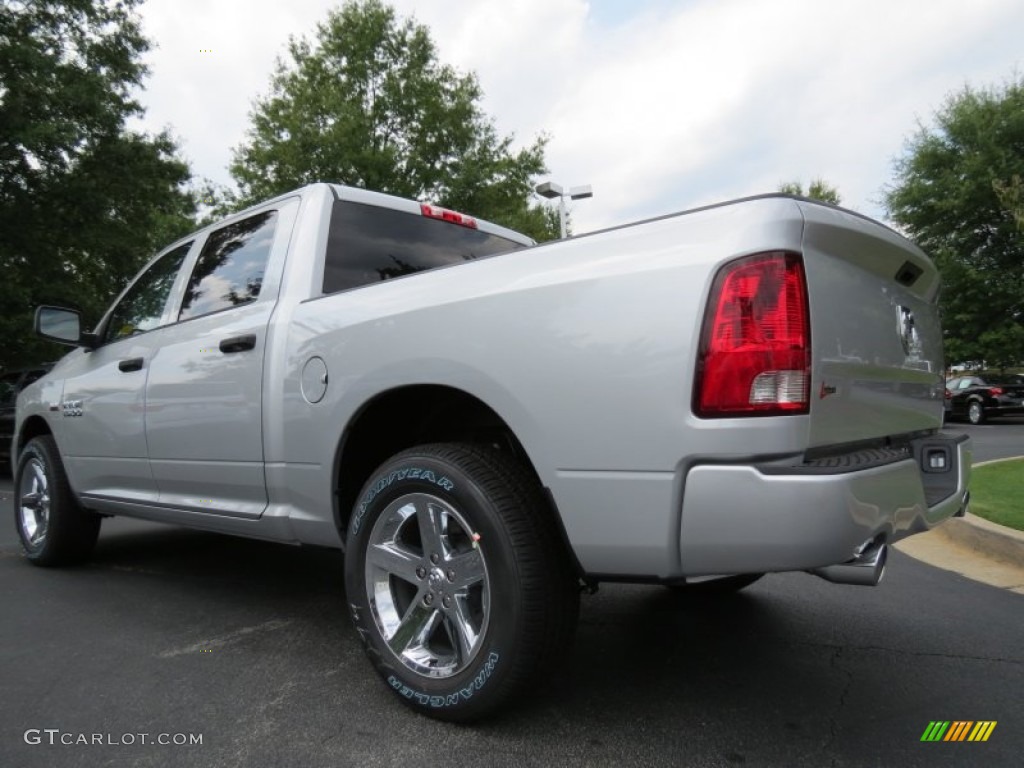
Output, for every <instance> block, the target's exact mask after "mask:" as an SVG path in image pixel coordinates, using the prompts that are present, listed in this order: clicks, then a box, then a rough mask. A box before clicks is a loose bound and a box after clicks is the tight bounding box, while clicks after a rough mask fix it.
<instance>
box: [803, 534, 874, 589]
mask: <svg viewBox="0 0 1024 768" xmlns="http://www.w3.org/2000/svg"><path fill="white" fill-rule="evenodd" d="M888 557H889V545H888V544H885V543H878V544H871V545H869V546H868V547H867V548H866V549H865V550H864V551H863V552H861V553H860V554H859V555H858V556H857V557H855V558H853V560H849V561H847V562H845V563H840V564H839V565H826V566H825V567H823V568H813V569H811V570H810V571H808V573H813V574H814V575H815V576H817V577H819V578H822V579H824V580H825V581H831V582H832V583H833V584H853V585H855V586H860V587H874V586H876V585H877V584H878V582H880V581H881V580H882V577H883V576H884V575H885V563H886V560H887V559H888Z"/></svg>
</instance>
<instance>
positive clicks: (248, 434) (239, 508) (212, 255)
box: [146, 207, 294, 518]
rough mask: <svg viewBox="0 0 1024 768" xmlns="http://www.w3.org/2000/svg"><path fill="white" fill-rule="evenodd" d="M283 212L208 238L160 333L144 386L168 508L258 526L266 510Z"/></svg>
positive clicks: (150, 438)
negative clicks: (267, 398) (269, 375)
mask: <svg viewBox="0 0 1024 768" xmlns="http://www.w3.org/2000/svg"><path fill="white" fill-rule="evenodd" d="M282 213H283V211H281V210H277V209H275V208H273V207H269V208H266V209H264V210H262V211H258V212H257V213H255V214H253V215H250V216H247V217H246V218H244V219H239V220H236V221H233V222H230V223H228V224H226V225H224V226H222V227H220V228H218V229H215V230H213V231H212V232H210V234H209V236H208V237H207V239H206V241H205V242H204V243H203V244H202V249H201V250H200V252H199V255H198V257H197V258H196V259H195V263H194V264H193V265H192V268H191V273H190V276H189V279H188V282H187V285H186V286H185V290H184V293H183V295H182V299H181V302H180V306H179V307H178V308H177V315H176V318H175V319H176V324H175V325H173V326H171V327H168V328H165V329H164V330H163V332H162V333H163V338H162V339H161V344H160V348H159V350H157V351H156V354H155V356H154V357H153V361H152V364H151V365H150V370H149V378H148V381H147V383H146V440H147V442H148V445H149V458H150V464H151V466H152V470H153V476H154V478H155V480H156V484H157V487H158V489H159V501H160V503H161V504H167V505H171V506H174V507H177V508H182V509H188V510H191V511H201V512H209V513H214V514H220V515H229V516H234V517H250V518H251V517H259V516H260V515H261V514H262V513H263V510H264V509H265V508H266V505H267V489H266V481H265V477H264V471H263V460H264V459H263V412H262V411H263V409H262V397H263V357H264V350H265V348H266V341H267V328H268V324H269V321H270V317H271V314H272V313H273V310H274V306H275V300H276V296H277V288H278V286H277V284H276V283H277V282H278V280H277V279H273V280H268V275H269V274H270V273H271V272H276V273H278V274H279V271H280V270H279V269H278V267H279V266H280V265H281V264H283V259H284V253H285V252H286V251H287V245H288V242H287V241H288V235H289V234H290V230H291V226H290V222H292V221H294V215H291V216H282V215H281V214H282ZM292 213H293V212H292ZM283 219H286V220H288V222H289V223H288V225H287V226H283V223H284V222H283V221H282V220H283ZM275 253H276V254H277V255H276V256H275V255H274V254H275ZM268 269H269V270H270V271H269V272H268ZM268 283H271V284H269V285H268Z"/></svg>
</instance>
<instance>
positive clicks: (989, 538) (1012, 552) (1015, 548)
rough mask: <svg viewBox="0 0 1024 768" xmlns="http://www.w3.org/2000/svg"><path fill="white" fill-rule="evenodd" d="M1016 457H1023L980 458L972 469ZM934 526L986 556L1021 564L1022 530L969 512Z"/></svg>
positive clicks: (1022, 556) (1017, 457)
mask: <svg viewBox="0 0 1024 768" xmlns="http://www.w3.org/2000/svg"><path fill="white" fill-rule="evenodd" d="M1016 459H1024V456H1010V457H1007V458H1005V459H994V460H992V461H981V462H978V463H977V464H974V465H973V466H972V469H973V468H974V467H983V466H985V465H986V464H998V463H1000V462H1004V461H1014V460H1016ZM936 530H938V531H940V532H941V533H942V534H943V535H944V536H946V537H947V538H949V539H952V540H953V541H955V542H956V543H957V544H961V545H963V546H965V547H969V548H970V549H973V550H975V551H976V552H978V554H981V555H984V556H985V557H989V558H991V559H993V560H1001V561H1002V562H1005V563H1009V564H1010V565H1016V566H1021V565H1024V532H1021V531H1017V530H1014V529H1013V528H1007V527H1006V526H1005V525H999V524H997V523H993V522H990V521H988V520H986V519H985V518H983V517H978V516H977V515H972V514H971V513H970V512H968V513H967V514H966V515H965V516H964V517H951V518H950V519H949V520H946V521H945V523H943V524H942V525H940V526H939V527H938V528H937V529H936Z"/></svg>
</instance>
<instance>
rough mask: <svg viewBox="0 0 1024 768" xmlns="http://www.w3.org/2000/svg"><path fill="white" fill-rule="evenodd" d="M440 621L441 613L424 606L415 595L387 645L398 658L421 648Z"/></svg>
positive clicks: (420, 599) (431, 607)
mask: <svg viewBox="0 0 1024 768" xmlns="http://www.w3.org/2000/svg"><path fill="white" fill-rule="evenodd" d="M440 620H441V612H440V611H439V610H438V609H437V608H435V607H433V606H429V605H424V603H423V600H422V598H421V597H420V596H419V595H417V599H416V600H415V601H414V602H413V604H412V605H411V606H410V607H409V610H408V611H406V614H405V616H404V617H403V618H402V622H401V624H399V625H398V629H396V630H395V634H393V635H392V636H391V637H390V638H389V639H388V645H389V646H391V650H392V651H394V652H395V653H396V654H398V655H399V656H401V655H402V654H403V653H404V652H406V651H408V650H410V649H413V648H421V647H423V646H424V645H426V643H427V640H428V639H430V635H431V634H432V633H433V631H434V630H435V629H436V628H437V624H438V622H439V621H440Z"/></svg>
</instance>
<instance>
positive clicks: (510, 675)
mask: <svg viewBox="0 0 1024 768" xmlns="http://www.w3.org/2000/svg"><path fill="white" fill-rule="evenodd" d="M347 535H348V545H347V554H346V564H345V582H346V591H347V593H348V601H349V605H350V609H351V612H352V617H353V620H354V622H355V625H356V629H357V631H358V632H359V635H360V637H361V639H362V641H363V644H364V647H365V649H366V652H367V655H368V656H369V657H370V659H371V661H372V662H373V664H374V666H375V667H376V668H377V671H378V672H379V673H380V675H381V677H383V678H384V681H385V683H386V684H387V685H388V687H390V688H391V689H392V690H393V691H394V692H395V694H397V695H398V697H399V698H400V699H401V700H402V701H403V702H404V703H405V704H407V705H408V706H410V707H412V708H413V709H415V710H417V711H419V712H421V713H423V714H426V715H429V716H431V717H435V718H439V719H442V720H451V721H469V720H474V719H478V718H480V717H482V716H484V715H486V714H489V713H491V712H493V711H494V710H495V709H497V708H498V707H500V706H503V705H505V704H507V703H509V702H510V701H512V700H514V699H515V698H516V697H517V696H518V695H521V694H524V693H526V692H528V691H529V689H530V686H532V685H533V684H535V683H537V682H538V680H539V675H541V674H542V673H544V672H545V671H546V670H549V669H550V668H551V666H552V665H553V664H555V663H556V662H557V661H559V660H560V659H561V658H562V657H563V656H564V654H565V652H566V651H567V650H568V647H569V645H570V643H571V641H572V636H573V632H574V630H575V626H576V619H577V616H578V612H579V589H578V586H577V582H576V578H575V576H574V574H573V571H572V568H571V566H570V559H569V558H568V556H567V553H566V552H565V551H564V547H563V545H562V544H561V538H560V537H559V535H558V532H557V530H556V529H555V528H554V521H553V519H552V517H551V515H550V514H549V512H548V505H547V504H546V502H545V500H544V497H543V495H542V494H541V492H540V488H539V487H538V486H537V483H536V481H535V480H533V478H532V477H531V476H530V475H529V474H528V473H526V472H525V471H524V470H523V469H522V468H521V467H520V466H519V465H518V464H517V463H516V462H515V461H513V460H512V459H511V458H510V457H508V456H505V455H503V454H501V453H499V452H497V451H495V450H490V449H487V448H480V447H476V446H471V445H466V444H457V443H453V444H437V445H425V446H420V447H417V448H413V449H411V450H408V451H405V452H403V453H400V454H398V455H396V456H394V457H393V458H391V459H390V460H388V461H387V462H385V463H384V464H383V465H382V466H381V467H380V468H378V470H377V471H376V472H375V473H374V474H373V476H372V477H371V478H370V479H369V481H368V482H367V483H366V485H365V486H364V487H363V490H362V492H361V493H360V495H359V500H358V501H357V503H356V506H355V509H354V510H353V513H352V517H351V520H350V521H349V525H348V534H347Z"/></svg>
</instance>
